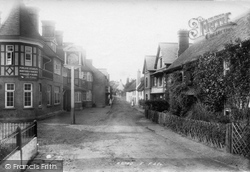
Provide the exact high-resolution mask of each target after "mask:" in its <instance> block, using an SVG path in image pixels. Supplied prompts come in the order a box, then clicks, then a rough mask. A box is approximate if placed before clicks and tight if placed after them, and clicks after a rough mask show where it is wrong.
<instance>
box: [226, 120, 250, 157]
mask: <svg viewBox="0 0 250 172" xmlns="http://www.w3.org/2000/svg"><path fill="white" fill-rule="evenodd" d="M231 127H232V128H231V131H232V132H231V134H232V135H231V150H230V152H231V153H234V154H238V155H243V156H245V157H250V126H249V125H246V124H242V123H232V125H231Z"/></svg>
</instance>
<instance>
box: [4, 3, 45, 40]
mask: <svg viewBox="0 0 250 172" xmlns="http://www.w3.org/2000/svg"><path fill="white" fill-rule="evenodd" d="M8 35H10V36H14V35H15V36H21V37H26V38H31V39H39V40H43V38H42V37H41V35H40V34H39V32H38V30H37V29H36V27H35V25H34V23H33V21H32V19H31V16H30V13H29V8H28V7H26V6H25V5H24V4H23V3H22V2H21V1H17V2H15V3H14V4H13V7H12V9H11V11H10V13H9V15H8V17H7V19H6V20H5V22H4V23H3V24H2V25H1V28H0V37H1V36H8Z"/></svg>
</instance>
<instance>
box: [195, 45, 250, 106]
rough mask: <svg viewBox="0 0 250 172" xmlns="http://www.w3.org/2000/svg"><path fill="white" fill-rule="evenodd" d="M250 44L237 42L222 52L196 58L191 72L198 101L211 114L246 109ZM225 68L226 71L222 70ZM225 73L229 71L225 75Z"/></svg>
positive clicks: (249, 81)
mask: <svg viewBox="0 0 250 172" xmlns="http://www.w3.org/2000/svg"><path fill="white" fill-rule="evenodd" d="M249 50H250V40H246V41H240V40H237V41H236V44H233V43H230V44H227V45H225V49H224V50H223V51H221V52H217V53H215V52H209V53H206V54H204V55H203V56H202V57H200V58H199V60H198V62H197V65H196V67H195V70H194V85H195V87H196V90H197V98H198V99H199V100H201V102H203V103H204V104H206V105H207V106H208V107H209V110H211V111H222V109H223V108H224V104H225V103H226V104H227V105H229V106H230V107H231V108H236V109H239V108H242V109H244V108H248V104H249V93H250V56H249V55H250V54H249ZM225 67H226V68H225ZM225 69H228V70H226V71H225Z"/></svg>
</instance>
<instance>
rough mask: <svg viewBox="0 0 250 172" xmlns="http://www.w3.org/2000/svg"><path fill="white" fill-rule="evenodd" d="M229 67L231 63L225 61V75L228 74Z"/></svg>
mask: <svg viewBox="0 0 250 172" xmlns="http://www.w3.org/2000/svg"><path fill="white" fill-rule="evenodd" d="M229 65H230V62H229V61H226V60H224V61H223V69H224V70H223V75H226V74H227V72H228V71H229V69H230V68H229Z"/></svg>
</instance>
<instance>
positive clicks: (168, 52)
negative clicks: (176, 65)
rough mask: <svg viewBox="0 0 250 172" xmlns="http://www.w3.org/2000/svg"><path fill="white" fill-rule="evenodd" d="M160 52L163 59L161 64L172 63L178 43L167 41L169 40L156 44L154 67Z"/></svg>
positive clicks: (175, 57) (176, 52) (176, 53)
mask: <svg viewBox="0 0 250 172" xmlns="http://www.w3.org/2000/svg"><path fill="white" fill-rule="evenodd" d="M160 52H161V55H162V59H163V61H162V62H163V64H165V63H168V64H171V63H173V62H174V61H175V60H176V59H177V56H178V43H169V42H161V43H159V45H158V49H157V54H156V59H155V68H157V62H158V59H159V56H160Z"/></svg>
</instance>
